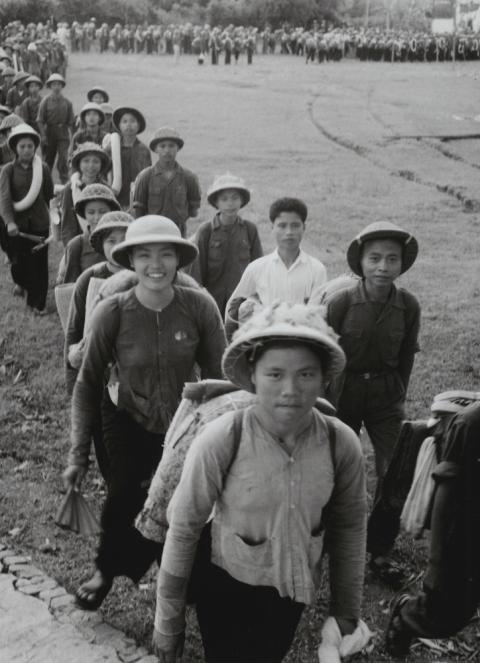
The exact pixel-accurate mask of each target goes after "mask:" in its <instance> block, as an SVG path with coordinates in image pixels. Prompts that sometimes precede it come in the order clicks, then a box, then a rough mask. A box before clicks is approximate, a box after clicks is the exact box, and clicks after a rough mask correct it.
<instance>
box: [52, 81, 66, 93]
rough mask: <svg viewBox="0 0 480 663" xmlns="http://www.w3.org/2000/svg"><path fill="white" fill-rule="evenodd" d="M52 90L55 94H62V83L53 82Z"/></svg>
mask: <svg viewBox="0 0 480 663" xmlns="http://www.w3.org/2000/svg"><path fill="white" fill-rule="evenodd" d="M50 89H51V91H52V92H53V94H60V92H61V91H62V89H63V84H62V83H60V81H53V83H50Z"/></svg>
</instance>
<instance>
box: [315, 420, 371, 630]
mask: <svg viewBox="0 0 480 663" xmlns="http://www.w3.org/2000/svg"><path fill="white" fill-rule="evenodd" d="M335 428H336V445H335V485H334V488H333V492H332V496H331V498H330V502H329V505H328V515H327V518H326V532H325V546H326V549H327V551H328V554H329V566H330V615H332V616H333V617H335V618H336V619H337V620H341V621H342V622H344V620H347V621H348V620H355V621H356V620H358V619H359V617H360V609H361V604H362V594H363V581H364V569H365V555H366V532H367V528H366V525H367V492H366V483H365V467H364V458H363V453H362V449H361V446H360V442H359V440H358V438H357V436H356V435H355V433H353V431H352V430H351V429H350V428H348V427H347V426H346V425H345V424H343V423H341V422H340V421H338V420H336V421H335Z"/></svg>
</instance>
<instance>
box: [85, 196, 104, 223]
mask: <svg viewBox="0 0 480 663" xmlns="http://www.w3.org/2000/svg"><path fill="white" fill-rule="evenodd" d="M107 212H110V207H109V206H108V205H107V203H106V202H104V201H103V200H90V201H89V202H88V203H86V204H85V221H86V222H87V224H88V226H89V228H90V230H93V229H94V228H95V226H96V225H97V223H98V222H99V221H100V219H101V218H102V216H103V215H104V214H106V213H107Z"/></svg>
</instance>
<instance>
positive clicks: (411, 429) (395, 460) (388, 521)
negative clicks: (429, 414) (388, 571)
mask: <svg viewBox="0 0 480 663" xmlns="http://www.w3.org/2000/svg"><path fill="white" fill-rule="evenodd" d="M429 432H430V431H429V429H428V428H427V422H426V421H405V422H404V423H403V425H402V429H401V432H400V436H399V438H398V440H397V443H396V444H395V449H394V452H393V456H392V458H391V460H390V463H389V465H388V468H387V472H386V474H385V476H384V477H383V479H382V484H381V487H380V490H379V491H378V493H377V496H376V499H375V503H374V505H373V509H372V513H371V514H370V518H369V519H368V537H367V551H368V552H369V553H371V554H372V557H378V556H379V555H388V554H389V553H390V552H391V550H392V548H393V546H394V545H395V540H396V538H397V536H398V534H399V532H400V516H401V514H402V510H403V506H404V504H405V500H406V499H407V496H408V493H409V491H410V488H411V486H412V481H413V476H414V474H415V467H416V464H417V457H418V453H419V451H420V448H421V446H422V444H423V441H424V440H425V438H426V437H427V436H428V435H429Z"/></svg>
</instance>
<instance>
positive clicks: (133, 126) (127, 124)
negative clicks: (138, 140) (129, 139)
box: [118, 113, 138, 136]
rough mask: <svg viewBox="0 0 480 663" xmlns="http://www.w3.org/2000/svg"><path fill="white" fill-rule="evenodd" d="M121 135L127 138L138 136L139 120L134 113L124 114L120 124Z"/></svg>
mask: <svg viewBox="0 0 480 663" xmlns="http://www.w3.org/2000/svg"><path fill="white" fill-rule="evenodd" d="M118 128H119V129H120V133H121V134H124V135H125V136H136V135H137V134H138V120H137V118H136V117H135V115H133V113H124V114H123V115H122V117H121V118H120V122H119V123H118Z"/></svg>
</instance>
